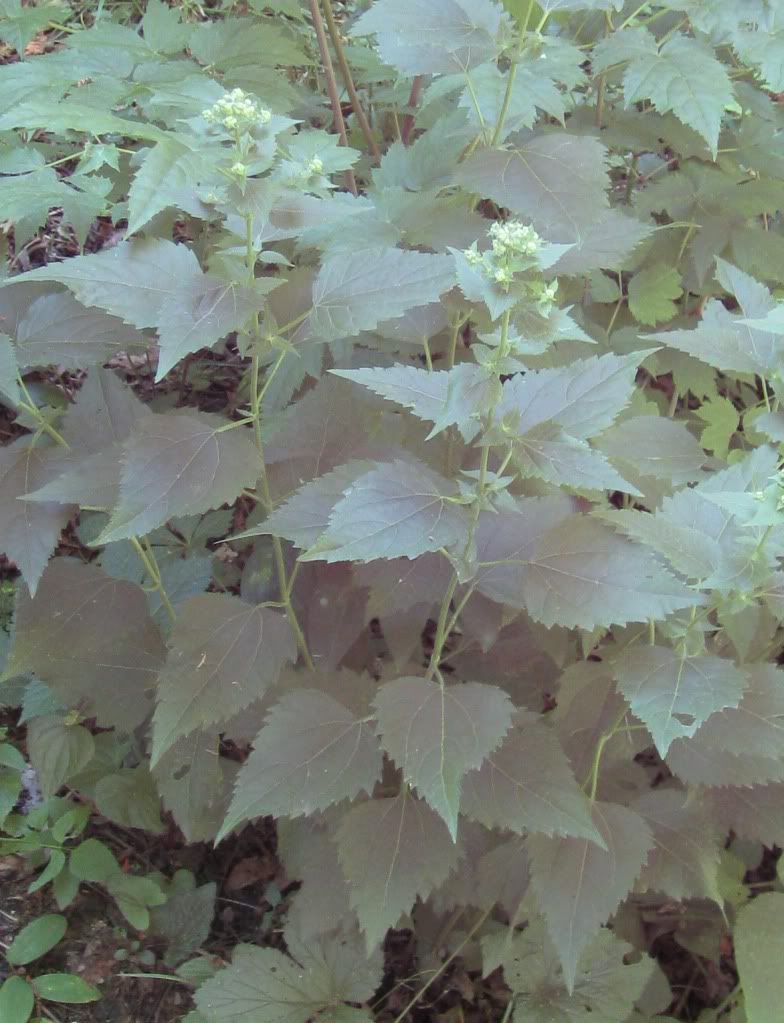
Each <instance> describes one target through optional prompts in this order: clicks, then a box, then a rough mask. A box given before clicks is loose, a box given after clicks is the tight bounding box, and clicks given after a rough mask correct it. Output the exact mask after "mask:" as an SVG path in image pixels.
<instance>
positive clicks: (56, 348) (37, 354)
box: [0, 278, 150, 369]
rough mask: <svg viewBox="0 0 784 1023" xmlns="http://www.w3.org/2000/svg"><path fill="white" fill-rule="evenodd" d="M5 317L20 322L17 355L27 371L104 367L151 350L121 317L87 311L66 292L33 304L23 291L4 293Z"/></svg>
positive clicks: (0, 295) (0, 294)
mask: <svg viewBox="0 0 784 1023" xmlns="http://www.w3.org/2000/svg"><path fill="white" fill-rule="evenodd" d="M16 279H17V278H13V280H16ZM37 287H39V286H37ZM15 314H16V315H15ZM0 315H2V316H4V317H9V319H10V318H11V317H13V319H14V321H15V329H14V333H15V336H16V354H17V358H18V360H19V365H20V366H22V367H27V366H47V365H49V364H50V363H56V364H57V365H61V366H64V367H65V368H67V369H81V368H83V367H85V366H96V365H98V366H100V365H101V364H102V363H104V362H106V361H107V359H110V358H111V357H112V356H113V355H117V354H119V353H120V352H139V351H143V350H145V349H146V348H149V346H150V342H149V340H148V338H146V337H145V336H144V335H143V334H141V333H140V332H139V331H138V330H136V329H134V328H133V327H129V326H128V325H127V324H125V323H123V321H122V320H121V319H119V318H118V317H116V316H110V315H109V314H108V313H106V312H104V311H103V310H102V309H94V308H93V309H88V308H86V307H85V306H84V305H82V304H81V302H77V301H76V299H75V298H74V297H73V296H72V295H70V294H69V293H68V292H65V291H63V292H56V293H54V294H50V295H40V297H38V296H35V295H34V296H32V300H31V299H29V298H28V297H27V296H26V295H25V293H24V289H22V288H7V289H5V291H2V290H0Z"/></svg>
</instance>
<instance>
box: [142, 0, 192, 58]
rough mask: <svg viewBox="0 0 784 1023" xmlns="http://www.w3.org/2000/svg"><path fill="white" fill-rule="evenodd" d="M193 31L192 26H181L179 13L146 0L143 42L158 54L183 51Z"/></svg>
mask: <svg viewBox="0 0 784 1023" xmlns="http://www.w3.org/2000/svg"><path fill="white" fill-rule="evenodd" d="M192 31H193V26H192V25H183V24H182V22H181V14H180V11H179V10H177V9H176V8H172V7H169V5H168V4H165V3H162V2H161V0H147V3H146V5H145V8H144V17H143V18H142V32H143V33H144V41H145V42H146V43H147V45H148V46H149V47H151V48H152V49H153V50H157V51H158V52H159V53H179V52H180V50H183V49H185V46H186V44H187V42H188V38H189V36H190V34H191V32H192Z"/></svg>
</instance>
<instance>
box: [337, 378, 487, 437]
mask: <svg viewBox="0 0 784 1023" xmlns="http://www.w3.org/2000/svg"><path fill="white" fill-rule="evenodd" d="M332 372H333V373H335V375H336V376H340V377H343V378H345V379H347V380H353V381H354V382H355V383H358V384H362V385H363V386H365V387H367V388H369V389H370V390H371V391H373V392H374V393H375V394H380V395H381V397H382V398H387V399H388V400H389V401H394V402H396V403H397V404H399V405H403V406H404V407H405V408H408V409H411V411H412V412H413V413H414V415H415V416H418V417H419V418H420V419H425V420H427V421H429V422H431V423H435V424H436V425H435V426H434V427H433V430H432V431H431V432H430V437H434V436H436V435H437V434H438V433H440V432H441V431H442V430H444V429H446V427H447V426H452V425H453V424H454V425H456V426H457V427H458V429H459V430H460V432H461V433H462V435H463V437H464V439H465V440H467V441H468V440H471V439H472V437H473V436H474V435H475V433H476V432H477V430H478V424H477V423H476V422H475V421H473V420H475V418H476V417H478V415H479V414H480V412H481V409H482V408H483V407H484V399H485V397H486V396H487V394H488V393H489V388H490V379H489V375H488V374H487V373H486V372H484V371H483V370H482V369H481V368H480V367H479V366H474V365H472V364H471V363H460V365H458V366H454V367H453V368H452V369H450V370H437V371H435V372H428V371H427V370H425V369H418V368H417V367H416V366H400V365H398V366H390V367H385V368H383V369H382V368H379V367H369V368H366V369H353V370H352V369H344V370H333V371H332Z"/></svg>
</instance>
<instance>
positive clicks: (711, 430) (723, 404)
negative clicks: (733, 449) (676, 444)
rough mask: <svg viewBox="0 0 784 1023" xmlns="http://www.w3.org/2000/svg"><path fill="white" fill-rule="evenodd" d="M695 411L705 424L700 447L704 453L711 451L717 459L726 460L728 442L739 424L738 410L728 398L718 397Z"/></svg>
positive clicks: (704, 403)
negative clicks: (703, 449)
mask: <svg viewBox="0 0 784 1023" xmlns="http://www.w3.org/2000/svg"><path fill="white" fill-rule="evenodd" d="M696 411H697V415H698V416H699V417H700V419H701V420H702V421H703V422H704V423H705V424H706V425H705V428H704V429H703V431H702V433H701V434H700V445H701V446H702V447H703V448H705V450H706V451H712V452H713V453H714V455H715V456H716V457H717V458H726V457H727V455H728V453H729V445H730V441H731V440H732V438H733V437H734V435H735V431H736V430H737V429H738V426H739V424H740V416H739V415H738V410H737V409H736V408H735V406H734V405H733V404H732V402H731V401H730V400H729V398H724V397H722V396H721V395H719V396H718V397H716V398H713V399H712V400H711V401H705V402H703V403H702V405H700V407H699V408H698V409H697V410H696Z"/></svg>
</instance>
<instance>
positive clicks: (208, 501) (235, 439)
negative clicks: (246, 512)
mask: <svg viewBox="0 0 784 1023" xmlns="http://www.w3.org/2000/svg"><path fill="white" fill-rule="evenodd" d="M224 425H225V421H224V420H222V419H221V418H220V417H218V416H213V415H209V414H206V413H203V412H192V411H187V412H183V413H181V414H177V413H158V414H153V415H149V416H145V417H144V418H143V419H141V420H140V421H139V422H137V424H136V426H135V428H134V430H133V433H132V434H131V436H130V437H129V438H128V440H127V441H126V443H125V445H124V456H123V469H122V477H121V481H120V494H119V499H118V502H117V506H116V508H115V509H114V512H113V513H112V517H111V519H110V520H109V522H108V524H107V526H106V528H105V529H104V531H103V532H102V533H101V535H100V536H99V537H98V539H97V540H96V541H95V543H96V544H103V543H110V542H112V541H114V540H122V539H125V538H127V537H132V536H143V535H144V534H145V533H149V532H150V531H151V530H153V529H155V528H156V527H157V526H162V525H163V524H164V523H165V522H166V521H167V519H170V518H172V517H173V516H175V515H190V514H194V513H198V512H205V511H209V510H210V509H212V508H218V507H220V505H222V504H224V503H226V502H231V501H233V500H234V498H235V497H236V496H237V495H238V494H239V493H240V491H241V490H242V489H243V487H254V486H255V485H256V483H257V482H258V477H259V475H260V472H261V462H260V459H259V454H258V451H257V449H256V447H255V445H254V443H253V441H252V439H251V438H250V436H249V435H248V433H247V432H246V431H243V430H239V429H237V430H229V431H224V430H222V429H221V428H222V427H223V426H224Z"/></svg>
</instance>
